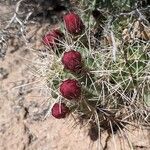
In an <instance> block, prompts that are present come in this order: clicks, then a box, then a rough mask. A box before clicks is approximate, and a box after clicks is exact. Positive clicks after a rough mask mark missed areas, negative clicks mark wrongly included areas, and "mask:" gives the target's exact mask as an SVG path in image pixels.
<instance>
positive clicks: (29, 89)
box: [0, 3, 150, 150]
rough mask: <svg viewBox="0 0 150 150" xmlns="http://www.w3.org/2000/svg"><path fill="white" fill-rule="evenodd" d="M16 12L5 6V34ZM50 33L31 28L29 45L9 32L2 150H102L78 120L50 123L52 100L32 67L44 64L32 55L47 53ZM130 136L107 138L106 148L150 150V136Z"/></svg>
mask: <svg viewBox="0 0 150 150" xmlns="http://www.w3.org/2000/svg"><path fill="white" fill-rule="evenodd" d="M13 12H14V6H13V5H12V6H11V7H10V6H7V5H4V4H1V3H0V31H1V30H2V29H4V28H5V26H6V25H7V24H8V20H9V19H10V18H11V17H12V16H13ZM48 28H49V25H48V24H44V25H42V26H41V25H39V24H36V25H35V24H34V25H30V26H29V27H28V28H27V34H26V38H27V39H30V43H28V44H27V45H26V44H25V42H24V39H23V38H22V36H21V35H20V34H19V33H18V32H17V34H16V32H15V30H14V28H13V30H12V29H9V31H11V34H10V36H9V37H7V36H6V35H5V34H4V37H5V39H6V45H5V44H4V45H3V46H2V47H1V49H0V150H77V149H80V150H96V149H100V146H99V142H98V141H95V142H93V141H91V140H90V138H89V136H88V127H81V126H80V125H78V124H77V123H76V122H75V121H74V120H73V119H72V117H69V118H67V119H62V120H56V119H54V118H53V117H52V116H50V115H48V116H47V117H46V118H45V116H46V114H47V112H48V110H49V101H50V99H47V97H46V95H47V96H48V94H47V93H46V88H44V86H43V82H42V78H41V77H39V75H38V73H36V72H35V69H34V68H32V65H31V63H32V64H33V66H34V62H37V59H38V58H37V54H36V55H35V53H34V51H32V50H31V49H38V50H42V49H43V46H42V45H41V43H40V42H39V41H40V38H41V36H42V34H43V32H45V31H46V30H48ZM29 47H30V50H29ZM35 65H37V64H35ZM38 65H39V64H38ZM37 72H38V70H37ZM39 81H40V82H39ZM45 93H46V94H45ZM129 130H130V132H125V133H124V137H126V138H129V141H130V142H129V143H128V142H127V140H126V139H125V138H122V137H121V135H120V134H118V135H115V136H114V137H112V136H109V135H108V134H107V133H104V134H102V137H101V143H102V145H103V146H104V147H105V149H106V150H107V149H108V150H114V149H115V147H116V149H117V150H121V149H123V150H130V149H132V148H133V149H135V150H149V149H150V131H148V130H140V129H138V130H137V129H130V128H129ZM113 138H114V139H115V143H114V141H113ZM115 144H116V145H115ZM130 144H132V145H133V147H132V148H131V147H129V145H130Z"/></svg>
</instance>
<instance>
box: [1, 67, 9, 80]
mask: <svg viewBox="0 0 150 150" xmlns="http://www.w3.org/2000/svg"><path fill="white" fill-rule="evenodd" d="M8 74H9V73H8V71H7V70H6V69H4V68H2V67H1V68H0V80H3V79H6V78H7V77H8Z"/></svg>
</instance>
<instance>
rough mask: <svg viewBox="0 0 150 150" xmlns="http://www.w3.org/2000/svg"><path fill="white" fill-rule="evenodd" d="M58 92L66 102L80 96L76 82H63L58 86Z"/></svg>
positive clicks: (79, 87) (69, 80)
mask: <svg viewBox="0 0 150 150" xmlns="http://www.w3.org/2000/svg"><path fill="white" fill-rule="evenodd" d="M60 92H61V94H62V96H63V97H65V98H67V99H68V100H72V99H78V98H79V97H80V96H81V86H80V85H79V83H78V81H77V80H71V79H68V80H65V81H63V83H62V84H61V85H60Z"/></svg>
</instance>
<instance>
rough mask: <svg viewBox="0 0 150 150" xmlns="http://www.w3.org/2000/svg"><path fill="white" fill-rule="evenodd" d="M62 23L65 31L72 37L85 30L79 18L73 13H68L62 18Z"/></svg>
mask: <svg viewBox="0 0 150 150" xmlns="http://www.w3.org/2000/svg"><path fill="white" fill-rule="evenodd" d="M64 23H65V26H66V29H67V31H68V32H69V33H70V34H73V35H80V34H81V33H82V31H83V30H84V28H85V26H84V24H83V22H82V20H81V18H80V17H79V16H78V15H77V14H75V13H74V12H69V13H68V14H66V15H65V16H64Z"/></svg>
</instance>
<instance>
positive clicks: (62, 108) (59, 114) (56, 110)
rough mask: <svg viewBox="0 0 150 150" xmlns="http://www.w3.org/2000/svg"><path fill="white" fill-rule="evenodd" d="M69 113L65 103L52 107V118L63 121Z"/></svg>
mask: <svg viewBox="0 0 150 150" xmlns="http://www.w3.org/2000/svg"><path fill="white" fill-rule="evenodd" d="M68 113H69V108H68V107H67V106H66V105H65V104H64V103H55V104H54V105H53V107H52V116H53V117H55V118H57V119H61V118H65V117H66V115H67V114H68Z"/></svg>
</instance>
